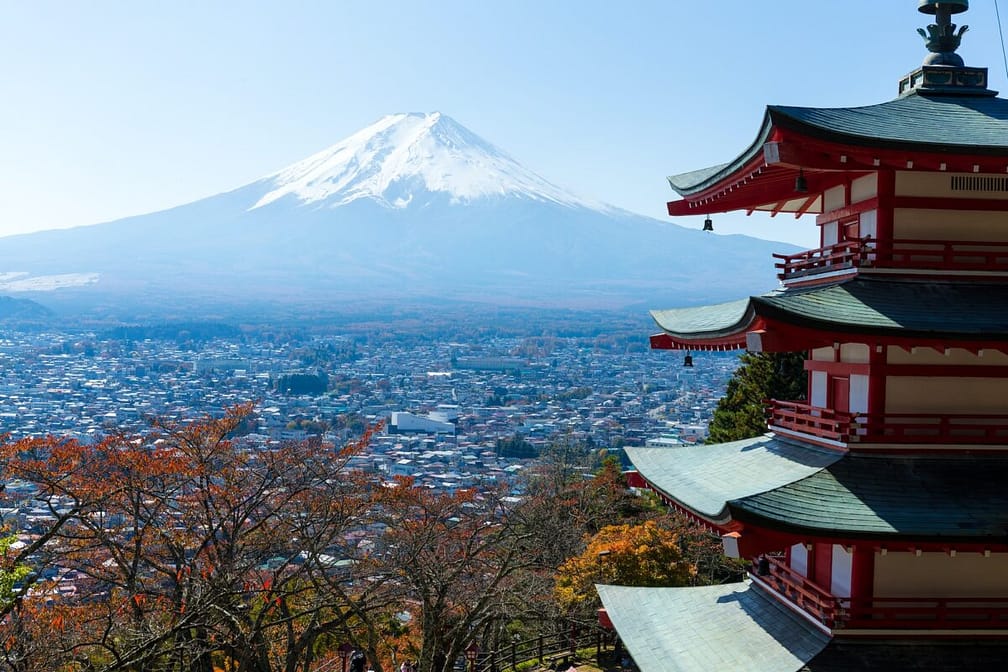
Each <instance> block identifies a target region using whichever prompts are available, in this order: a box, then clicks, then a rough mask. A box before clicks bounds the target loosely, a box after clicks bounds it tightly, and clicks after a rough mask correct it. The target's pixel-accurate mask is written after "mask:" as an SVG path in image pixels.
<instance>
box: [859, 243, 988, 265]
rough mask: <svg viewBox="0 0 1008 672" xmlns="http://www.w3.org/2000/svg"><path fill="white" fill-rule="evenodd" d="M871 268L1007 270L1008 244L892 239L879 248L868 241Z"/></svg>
mask: <svg viewBox="0 0 1008 672" xmlns="http://www.w3.org/2000/svg"><path fill="white" fill-rule="evenodd" d="M865 244H866V246H867V247H869V248H870V250H869V251H870V254H868V255H866V257H868V258H871V260H872V265H874V266H876V267H878V268H920V269H925V270H940V271H1000V272H1004V271H1008V243H995V242H989V243H988V242H983V241H963V240H912V239H903V240H894V241H893V243H892V245H881V244H878V243H877V241H872V240H870V239H868V240H866V241H865Z"/></svg>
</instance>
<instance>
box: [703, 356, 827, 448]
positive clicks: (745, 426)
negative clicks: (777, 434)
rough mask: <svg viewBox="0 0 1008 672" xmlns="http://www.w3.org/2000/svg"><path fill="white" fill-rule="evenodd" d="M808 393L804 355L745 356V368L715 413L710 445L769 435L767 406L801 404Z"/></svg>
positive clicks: (709, 432) (733, 377) (742, 362)
mask: <svg viewBox="0 0 1008 672" xmlns="http://www.w3.org/2000/svg"><path fill="white" fill-rule="evenodd" d="M807 389H808V374H807V373H806V371H805V354H804V353H801V352H786V353H751V352H747V353H745V354H743V355H742V357H741V365H740V366H739V368H738V369H737V370H736V371H735V374H734V375H733V376H732V378H731V380H729V381H728V386H727V388H726V390H725V394H724V396H723V397H722V398H721V399H720V400H719V401H718V404H717V407H716V408H715V409H714V417H713V418H712V419H711V422H710V426H709V428H708V437H707V441H708V443H723V442H725V441H737V440H740V439H748V438H752V437H754V436H759V435H760V434H763V433H765V432H766V431H767V422H766V402H767V401H768V400H770V399H782V400H788V401H799V400H802V399H805V396H806V392H807Z"/></svg>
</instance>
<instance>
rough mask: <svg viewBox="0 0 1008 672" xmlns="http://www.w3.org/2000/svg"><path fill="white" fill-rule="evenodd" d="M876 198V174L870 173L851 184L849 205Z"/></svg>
mask: <svg viewBox="0 0 1008 672" xmlns="http://www.w3.org/2000/svg"><path fill="white" fill-rule="evenodd" d="M876 196H878V173H871V174H870V175H865V176H863V177H859V178H857V179H856V180H854V181H853V182H851V198H850V200H851V203H860V202H861V201H867V200H868V199H869V198H875V197H876Z"/></svg>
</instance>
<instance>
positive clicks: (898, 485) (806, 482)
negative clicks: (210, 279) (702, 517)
mask: <svg viewBox="0 0 1008 672" xmlns="http://www.w3.org/2000/svg"><path fill="white" fill-rule="evenodd" d="M1005 482H1008V458H1004V457H993V456H991V457H984V456H976V455H971V456H965V457H949V456H939V457H930V456H929V457H881V456H866V455H847V456H846V457H844V459H842V460H838V461H836V462H834V463H833V464H831V465H829V466H827V467H825V468H824V469H822V470H820V471H819V472H817V473H815V474H813V475H812V476H809V477H808V478H804V479H802V480H800V481H796V482H793V483H789V484H787V485H784V486H781V487H779V488H775V489H773V490H768V491H766V492H762V493H759V494H757V495H752V496H749V497H744V498H741V499H737V500H735V501H733V502H731V503H730V504H729V508H730V510H731V514H732V518H733V519H735V520H739V521H741V522H743V523H744V522H753V523H756V522H760V523H763V524H765V525H767V526H768V527H772V528H773V529H778V530H780V529H792V530H793V531H804V532H808V533H813V534H814V533H819V534H822V533H830V534H835V533H840V534H845V533H846V534H849V535H851V536H855V535H856V536H857V537H858V538H870V537H873V536H875V537H877V538H892V537H894V536H902V537H912V538H914V539H920V540H923V539H932V540H935V539H943V540H960V541H967V540H976V539H977V538H987V539H990V538H999V539H1005V538H1008V516H1006V515H1005V511H1008V490H1006V489H1005V487H1004V484H1005Z"/></svg>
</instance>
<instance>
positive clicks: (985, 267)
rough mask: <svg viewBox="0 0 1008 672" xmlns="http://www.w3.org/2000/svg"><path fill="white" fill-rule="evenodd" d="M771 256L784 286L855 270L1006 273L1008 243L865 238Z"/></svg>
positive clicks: (1007, 266)
mask: <svg viewBox="0 0 1008 672" xmlns="http://www.w3.org/2000/svg"><path fill="white" fill-rule="evenodd" d="M773 256H774V258H775V259H779V260H780V261H778V262H777V263H776V264H774V266H775V267H776V268H777V269H778V270H779V273H778V274H777V277H778V278H779V279H780V280H782V281H783V282H785V283H787V282H791V281H797V280H801V279H806V278H810V277H811V276H816V275H821V274H827V273H828V274H835V273H843V272H846V271H854V270H858V269H881V270H894V271H929V272H954V273H971V272H972V273H1008V243H994V242H978V241H962V240H960V241H952V240H921V239H899V240H894V241H892V243H891V244H890V245H885V244H882V243H880V242H879V241H878V240H875V239H873V238H870V237H868V238H862V239H859V240H848V241H844V242H842V243H836V244H835V245H827V246H825V247H820V248H818V249H815V250H807V251H805V252H798V253H796V254H787V255H785V254H775V255H773Z"/></svg>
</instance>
